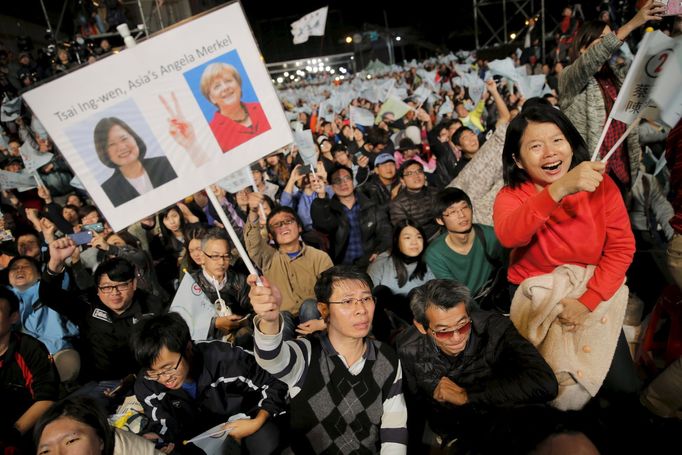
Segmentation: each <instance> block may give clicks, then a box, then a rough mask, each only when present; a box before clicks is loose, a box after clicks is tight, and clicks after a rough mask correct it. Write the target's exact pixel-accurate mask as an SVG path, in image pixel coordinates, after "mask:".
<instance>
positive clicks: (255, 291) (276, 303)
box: [246, 275, 282, 335]
mask: <svg viewBox="0 0 682 455" xmlns="http://www.w3.org/2000/svg"><path fill="white" fill-rule="evenodd" d="M257 279H258V277H256V275H249V277H248V278H247V281H246V282H247V283H248V284H249V286H250V287H251V290H250V291H249V300H250V301H251V306H252V307H253V311H254V312H255V313H256V315H258V316H260V318H261V321H260V325H259V329H260V330H261V331H262V332H263V333H265V334H269V335H272V334H275V333H277V332H278V330H279V308H280V306H281V305H282V294H281V293H280V292H279V289H277V286H274V285H271V284H270V282H269V281H268V280H267V278H265V277H263V276H261V277H260V280H261V283H262V284H263V285H262V286H259V285H257V284H256V280H257Z"/></svg>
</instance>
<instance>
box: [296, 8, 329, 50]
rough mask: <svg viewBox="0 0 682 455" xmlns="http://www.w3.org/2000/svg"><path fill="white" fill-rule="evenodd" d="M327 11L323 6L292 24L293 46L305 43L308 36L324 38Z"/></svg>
mask: <svg viewBox="0 0 682 455" xmlns="http://www.w3.org/2000/svg"><path fill="white" fill-rule="evenodd" d="M328 10H329V7H328V6H325V7H324V8H320V9H318V10H317V11H313V12H312V13H309V14H306V15H305V16H303V17H302V18H300V19H299V20H297V21H296V22H292V24H291V34H292V35H294V44H301V43H305V42H306V41H308V37H310V36H324V28H325V26H326V25H327V11H328Z"/></svg>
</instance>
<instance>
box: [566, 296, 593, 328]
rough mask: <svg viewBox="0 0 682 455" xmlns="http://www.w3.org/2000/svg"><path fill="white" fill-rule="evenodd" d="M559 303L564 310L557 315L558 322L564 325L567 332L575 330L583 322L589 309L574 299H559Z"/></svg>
mask: <svg viewBox="0 0 682 455" xmlns="http://www.w3.org/2000/svg"><path fill="white" fill-rule="evenodd" d="M561 304H562V305H563V307H564V310H563V311H562V312H561V314H560V315H559V322H561V324H562V325H563V326H565V327H566V330H567V331H568V332H575V331H576V329H577V328H578V326H580V325H582V324H583V323H584V322H585V319H586V318H587V316H588V315H589V314H590V310H589V309H588V308H587V307H586V306H585V305H583V304H582V303H581V302H580V300H576V299H570V298H565V299H561Z"/></svg>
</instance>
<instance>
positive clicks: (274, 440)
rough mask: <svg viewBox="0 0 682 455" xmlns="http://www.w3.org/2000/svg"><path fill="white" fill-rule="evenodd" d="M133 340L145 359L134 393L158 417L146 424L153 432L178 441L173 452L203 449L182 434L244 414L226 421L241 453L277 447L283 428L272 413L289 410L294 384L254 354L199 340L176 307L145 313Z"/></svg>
mask: <svg viewBox="0 0 682 455" xmlns="http://www.w3.org/2000/svg"><path fill="white" fill-rule="evenodd" d="M131 346H133V350H134V352H135V358H136V359H137V361H138V362H139V364H140V366H141V367H142V371H140V374H138V377H137V380H136V382H135V396H136V397H137V399H138V401H139V402H140V403H141V404H142V407H143V408H144V413H145V415H146V416H147V417H148V418H149V419H150V421H151V424H150V425H149V427H148V428H147V431H148V432H153V433H152V434H149V433H148V434H147V435H146V437H148V438H150V439H155V440H157V443H159V444H174V445H175V447H176V449H175V450H173V453H181V454H188V453H192V454H193V453H202V454H203V453H204V452H203V451H201V450H199V449H198V448H196V447H195V446H194V445H193V444H190V445H183V444H182V441H183V440H188V439H191V438H192V437H194V436H197V435H198V434H200V433H202V432H204V431H206V430H208V429H210V428H213V427H214V426H216V425H218V424H221V423H227V422H228V419H230V417H232V416H235V415H238V414H241V417H242V418H240V419H238V420H234V421H232V422H229V423H227V424H226V425H225V429H226V430H228V431H229V438H228V443H227V445H230V443H232V444H234V441H240V442H241V446H242V453H250V454H259V455H260V454H263V455H267V454H271V453H276V450H277V448H278V445H279V440H280V432H279V428H278V426H277V425H276V423H275V422H276V420H275V421H273V419H272V418H273V417H275V416H277V415H279V414H282V413H283V412H284V410H285V405H286V404H285V399H286V390H287V388H286V385H285V384H284V383H282V382H280V381H278V380H277V379H275V378H274V377H272V376H271V375H270V374H268V373H266V372H265V371H264V370H263V369H261V368H260V367H259V366H258V364H256V360H255V359H254V357H253V355H251V354H249V353H247V352H246V351H244V350H243V349H241V348H238V347H234V346H232V345H231V344H229V343H219V342H212V343H195V342H193V341H192V340H191V339H190V333H189V327H188V326H187V323H186V322H185V321H184V319H183V318H182V316H180V315H179V314H177V313H168V314H164V315H160V316H151V317H145V318H143V319H142V320H141V321H140V322H139V323H138V324H137V325H136V326H135V330H134V331H133V334H132V339H131ZM234 445H236V444H234ZM233 448H234V447H233ZM171 449H172V447H171ZM221 453H239V449H238V448H237V450H236V451H234V452H233V451H224V452H221Z"/></svg>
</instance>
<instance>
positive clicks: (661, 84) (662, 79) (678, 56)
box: [651, 37, 682, 128]
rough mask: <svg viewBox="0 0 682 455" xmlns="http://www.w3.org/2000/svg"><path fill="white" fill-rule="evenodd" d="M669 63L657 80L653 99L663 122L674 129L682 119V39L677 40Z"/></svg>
mask: <svg viewBox="0 0 682 455" xmlns="http://www.w3.org/2000/svg"><path fill="white" fill-rule="evenodd" d="M669 60H671V61H670V62H668V63H667V64H666V65H665V68H663V71H661V74H660V75H659V76H658V79H657V80H656V85H655V86H654V89H653V91H652V92H651V99H652V100H653V101H654V103H656V106H658V108H659V110H660V112H659V115H660V118H661V120H662V121H663V122H664V123H665V124H666V125H668V126H669V127H671V128H674V127H675V125H677V122H679V120H680V117H682V90H680V82H681V81H682V38H680V37H677V38H676V39H675V47H674V50H673V53H672V55H670V57H669Z"/></svg>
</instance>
